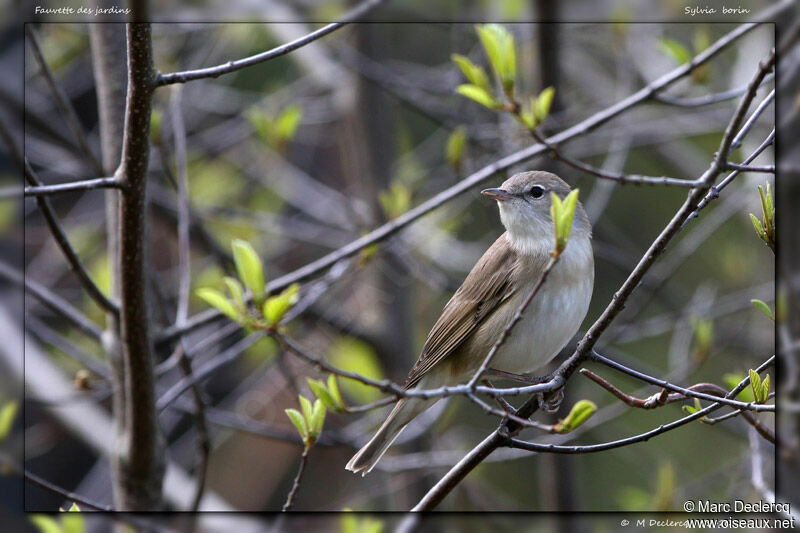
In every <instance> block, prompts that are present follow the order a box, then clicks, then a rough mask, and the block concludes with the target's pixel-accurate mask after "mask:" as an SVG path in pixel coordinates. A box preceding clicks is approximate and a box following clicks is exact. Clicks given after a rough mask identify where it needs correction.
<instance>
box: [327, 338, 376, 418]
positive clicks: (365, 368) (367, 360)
mask: <svg viewBox="0 0 800 533" xmlns="http://www.w3.org/2000/svg"><path fill="white" fill-rule="evenodd" d="M328 357H329V360H330V363H331V364H332V365H334V366H336V367H337V368H340V369H342V370H344V371H346V372H355V373H357V374H360V375H362V376H364V377H365V378H369V379H374V380H381V379H383V378H384V375H383V372H382V370H381V365H380V359H379V357H378V354H377V353H375V350H373V349H372V347H371V346H370V345H369V344H367V343H365V342H362V341H360V340H357V339H353V338H348V337H345V338H340V339H337V340H336V341H334V342H333V343H332V344H331V346H330V349H329V351H328ZM341 386H342V389H343V392H344V393H345V394H346V395H348V397H350V398H352V399H354V400H355V401H356V402H358V403H367V402H371V401H375V400H377V399H378V398H379V397H380V396H381V392H380V391H378V390H377V389H375V388H374V387H370V386H368V385H364V384H363V383H358V382H357V381H353V380H351V379H345V380H343V381H342V383H341Z"/></svg>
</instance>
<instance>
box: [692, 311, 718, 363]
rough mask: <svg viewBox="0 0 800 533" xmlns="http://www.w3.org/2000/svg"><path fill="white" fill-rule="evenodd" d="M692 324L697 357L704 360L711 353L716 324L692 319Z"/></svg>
mask: <svg viewBox="0 0 800 533" xmlns="http://www.w3.org/2000/svg"><path fill="white" fill-rule="evenodd" d="M691 324H692V330H693V331H694V342H695V350H696V355H697V356H698V357H699V358H701V359H704V358H705V357H706V356H707V355H708V353H709V352H710V351H711V343H712V341H713V339H714V324H713V322H711V321H710V320H703V319H700V318H692V319H691Z"/></svg>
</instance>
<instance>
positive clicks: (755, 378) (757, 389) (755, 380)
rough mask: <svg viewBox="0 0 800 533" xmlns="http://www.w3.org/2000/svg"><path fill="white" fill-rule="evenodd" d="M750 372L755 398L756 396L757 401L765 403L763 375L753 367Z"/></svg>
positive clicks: (751, 386)
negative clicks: (762, 385)
mask: <svg viewBox="0 0 800 533" xmlns="http://www.w3.org/2000/svg"><path fill="white" fill-rule="evenodd" d="M749 374H750V388H751V389H752V390H753V398H755V402H756V403H764V399H763V398H762V389H761V377H760V376H759V375H758V373H757V372H756V371H755V370H753V369H750V371H749Z"/></svg>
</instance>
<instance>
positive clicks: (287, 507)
mask: <svg viewBox="0 0 800 533" xmlns="http://www.w3.org/2000/svg"><path fill="white" fill-rule="evenodd" d="M309 449H310V447H308V446H306V447H304V448H303V453H302V454H301V455H300V468H299V469H298V470H297V475H296V476H295V477H294V483H292V489H291V490H290V491H289V494H288V495H287V496H286V503H284V504H283V508H282V509H281V512H282V513H286V512H289V511H291V510H292V506H293V505H294V498H295V496H297V491H298V490H299V489H300V481H301V480H302V479H303V472H304V471H305V469H306V463H307V462H308V451H309Z"/></svg>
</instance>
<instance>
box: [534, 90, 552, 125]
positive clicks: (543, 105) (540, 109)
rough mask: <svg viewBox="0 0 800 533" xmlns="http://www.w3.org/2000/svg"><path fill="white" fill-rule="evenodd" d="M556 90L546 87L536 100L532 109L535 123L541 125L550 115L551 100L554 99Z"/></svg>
mask: <svg viewBox="0 0 800 533" xmlns="http://www.w3.org/2000/svg"><path fill="white" fill-rule="evenodd" d="M555 95H556V90H555V89H554V88H553V87H548V88H546V89H545V90H543V91H542V92H541V93H540V94H539V98H537V99H536V104H534V106H533V107H532V111H533V116H534V117H535V118H536V121H537V122H538V123H539V124H541V123H542V122H544V121H545V119H546V118H547V115H549V114H550V108H551V107H552V105H553V98H555Z"/></svg>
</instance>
